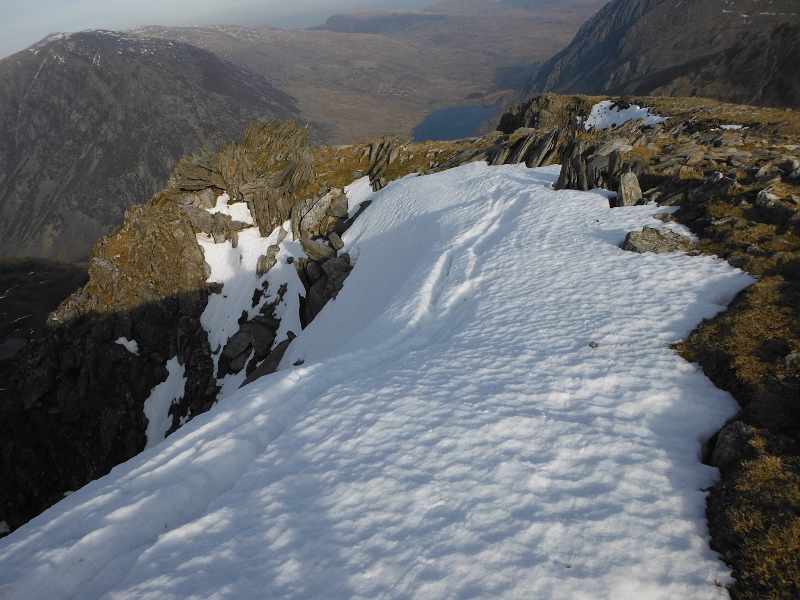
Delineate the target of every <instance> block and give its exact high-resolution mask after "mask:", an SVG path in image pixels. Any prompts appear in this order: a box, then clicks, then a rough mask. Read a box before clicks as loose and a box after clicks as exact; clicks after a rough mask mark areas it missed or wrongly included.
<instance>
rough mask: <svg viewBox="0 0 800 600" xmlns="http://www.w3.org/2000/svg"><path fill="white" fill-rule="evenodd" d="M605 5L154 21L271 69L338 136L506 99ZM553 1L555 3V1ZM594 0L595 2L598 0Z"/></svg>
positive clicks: (251, 66) (377, 131)
mask: <svg viewBox="0 0 800 600" xmlns="http://www.w3.org/2000/svg"><path fill="white" fill-rule="evenodd" d="M592 1H593V2H595V6H594V7H592V6H590V5H587V4H586V3H585V2H583V0H581V1H576V2H566V3H564V4H560V5H559V6H558V7H555V6H548V7H542V8H537V9H535V10H534V9H529V8H518V7H511V6H507V5H506V4H503V3H499V2H495V1H494V0H441V1H439V2H436V3H434V4H432V5H431V6H429V7H428V8H427V9H426V10H425V11H421V12H412V11H369V12H360V13H348V14H342V15H335V16H333V17H331V18H330V19H328V21H327V22H326V23H324V24H322V25H320V26H318V27H314V28H311V29H303V30H291V31H284V30H279V29H272V28H268V27H258V28H248V27H237V26H229V25H226V26H206V27H181V28H177V27H170V28H167V27H146V28H141V29H139V30H136V31H135V32H133V33H136V34H142V35H147V36H157V37H161V38H164V39H171V40H179V41H182V42H185V43H188V44H191V45H193V46H197V47H199V48H203V49H205V50H209V51H211V52H214V53H216V54H218V55H219V56H221V57H223V58H225V59H226V60H229V61H231V62H233V63H235V64H237V65H239V66H241V67H243V68H245V69H248V70H252V71H255V72H258V73H260V74H262V75H264V76H265V77H267V78H268V79H269V80H270V81H271V82H273V83H274V84H275V85H276V86H277V87H279V88H280V89H282V90H284V91H285V92H287V93H289V94H291V95H292V96H294V97H295V98H297V100H298V102H297V106H298V108H299V109H300V110H301V111H302V113H303V115H304V116H305V117H306V118H307V119H310V120H312V121H315V122H324V123H328V124H331V125H332V129H331V130H330V134H331V136H332V137H331V141H332V142H335V143H342V144H344V143H351V144H352V143H357V142H360V141H363V140H365V139H369V138H371V137H374V136H377V135H383V134H401V135H410V134H411V131H412V129H413V128H414V127H415V126H416V125H418V124H419V123H420V122H421V121H422V120H423V119H424V118H425V116H426V115H428V114H429V113H431V112H433V111H436V110H439V109H442V108H449V107H452V106H456V105H459V104H465V103H475V102H479V103H481V104H483V105H486V106H496V107H499V108H506V107H507V106H509V105H510V104H512V103H514V102H517V101H518V100H521V98H520V96H519V94H520V90H522V88H523V87H524V85H525V83H526V82H527V81H528V79H529V78H530V76H531V74H532V73H533V69H534V67H535V66H536V65H538V64H540V63H541V62H543V61H545V60H547V59H548V58H550V57H551V56H553V54H555V53H556V52H558V51H559V50H561V49H563V48H564V47H566V45H567V44H569V42H570V40H571V39H572V37H573V36H574V35H575V32H577V31H578V29H579V28H580V26H581V25H582V24H583V23H584V22H585V21H586V19H588V18H589V17H590V16H591V15H592V14H594V12H595V10H596V9H597V6H599V4H597V0H592ZM551 4H553V3H551ZM589 4H591V2H590V3H589Z"/></svg>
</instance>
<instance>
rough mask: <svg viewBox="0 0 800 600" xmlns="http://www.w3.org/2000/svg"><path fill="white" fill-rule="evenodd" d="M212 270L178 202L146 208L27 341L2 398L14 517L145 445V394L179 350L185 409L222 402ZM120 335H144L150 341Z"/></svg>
mask: <svg viewBox="0 0 800 600" xmlns="http://www.w3.org/2000/svg"><path fill="white" fill-rule="evenodd" d="M206 269H207V266H206V264H205V262H204V259H203V253H202V251H201V250H200V248H199V246H198V245H197V241H196V239H195V235H194V231H193V230H192V227H191V224H190V223H189V220H188V218H187V217H186V216H185V215H184V214H182V210H181V208H180V207H179V206H178V205H177V204H174V203H164V204H161V205H157V204H153V203H150V204H148V205H145V206H142V207H135V208H134V209H133V210H132V211H130V212H129V213H127V218H126V220H125V224H124V225H123V226H122V227H121V228H120V230H119V231H117V232H116V234H115V235H113V236H110V237H108V238H105V239H104V240H102V241H101V242H100V243H99V244H98V246H97V248H96V250H95V255H94V257H93V258H92V262H91V265H90V267H89V277H90V279H89V283H88V284H87V285H86V286H84V288H82V289H81V290H79V291H78V292H76V293H75V294H73V296H72V297H70V298H69V299H68V300H67V301H65V302H64V303H63V304H62V305H61V307H60V308H59V309H58V310H57V311H56V312H54V313H53V314H52V315H51V317H50V319H49V323H48V324H49V326H50V332H49V335H48V337H47V338H46V339H45V340H44V341H43V342H41V343H38V344H35V345H30V346H28V347H27V348H26V349H24V350H23V351H22V353H21V354H22V357H21V358H20V359H19V365H20V366H19V368H18V370H17V371H16V373H14V375H13V376H12V378H11V381H10V389H8V390H7V394H6V395H5V397H4V398H3V400H2V402H0V440H2V441H1V442H0V473H2V475H1V476H0V477H2V480H3V486H2V487H0V512H2V514H3V516H4V517H3V518H4V520H6V521H7V522H8V524H9V525H10V526H11V527H12V528H15V527H17V526H19V525H20V524H22V523H24V522H25V521H27V520H28V519H30V518H31V517H33V516H35V515H36V514H38V513H39V512H41V511H42V510H44V509H45V508H47V507H48V506H49V505H51V504H53V503H54V502H56V501H58V500H59V499H60V497H61V494H62V493H63V492H64V491H65V490H71V489H77V488H78V487H81V486H83V485H85V484H86V483H87V482H89V481H91V480H92V479H95V478H97V477H100V476H102V475H104V474H105V473H107V472H108V471H109V470H111V468H112V467H113V466H114V465H116V464H119V463H120V462H122V461H124V460H127V459H128V458H131V457H132V456H134V455H136V454H137V453H139V452H141V450H142V449H143V448H144V445H145V441H146V439H145V430H146V428H147V419H146V417H145V416H144V413H143V406H144V402H145V400H146V399H147V398H148V397H149V396H150V392H151V390H152V389H153V387H155V386H156V385H157V384H158V383H160V382H162V381H164V380H165V379H166V377H167V370H166V368H165V365H166V361H167V360H168V359H170V358H172V357H178V361H179V362H180V363H181V364H182V365H184V367H185V372H186V375H187V381H186V385H185V391H186V393H185V399H186V402H187V403H188V404H189V405H190V406H187V407H184V414H185V411H186V410H188V409H189V408H191V410H192V412H193V413H195V414H196V413H199V412H203V411H205V410H208V408H209V407H210V406H211V404H212V402H213V401H214V400H215V398H216V387H215V385H216V382H215V380H214V378H213V372H212V371H213V362H212V360H211V350H210V348H209V345H208V338H207V335H206V334H205V332H204V330H203V328H202V326H201V324H200V320H199V319H200V315H201V314H202V312H203V310H204V308H205V306H206V303H207V298H208V293H209V290H207V289H206V287H205V280H206V278H207V270H206ZM120 338H124V339H127V340H134V339H135V340H136V342H137V344H138V352H137V353H133V352H130V351H129V350H128V349H126V348H125V347H124V346H122V345H121V344H119V343H117V340H119V339H120ZM178 417H179V415H178V414H177V412H176V414H174V415H173V429H174V428H177V425H178Z"/></svg>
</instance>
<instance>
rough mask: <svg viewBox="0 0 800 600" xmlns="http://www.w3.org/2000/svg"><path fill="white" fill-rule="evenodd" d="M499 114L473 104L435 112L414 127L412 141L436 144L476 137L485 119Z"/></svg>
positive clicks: (494, 110)
mask: <svg viewBox="0 0 800 600" xmlns="http://www.w3.org/2000/svg"><path fill="white" fill-rule="evenodd" d="M501 112H502V111H501V110H498V109H496V108H487V107H485V106H476V105H475V104H464V105H462V106H453V107H452V108H443V109H441V110H436V111H433V112H432V113H430V114H429V115H428V116H426V117H425V118H424V119H423V121H422V123H420V124H419V125H417V126H416V127H414V141H415V142H428V141H430V142H438V141H441V140H460V139H462V138H467V137H473V136H475V135H478V129H479V128H480V127H481V126H482V125H483V124H484V122H486V120H487V119H491V118H492V117H496V116H497V115H499V114H500V113H501Z"/></svg>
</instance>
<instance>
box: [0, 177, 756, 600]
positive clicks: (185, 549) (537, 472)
mask: <svg viewBox="0 0 800 600" xmlns="http://www.w3.org/2000/svg"><path fill="white" fill-rule="evenodd" d="M557 175H558V169H557V168H546V169H537V170H529V169H526V168H525V167H524V165H523V166H504V167H488V166H486V165H484V164H471V165H466V166H463V167H460V168H458V169H453V170H451V171H447V172H443V173H439V174H436V175H430V176H425V177H416V178H406V179H403V180H401V181H397V182H394V183H391V184H390V185H388V186H387V187H386V188H384V189H383V190H381V191H380V192H377V193H374V194H372V195H371V196H370V199H371V200H373V203H372V205H371V206H370V207H369V208H368V209H367V210H366V211H365V212H364V214H363V215H362V216H361V217H360V218H359V219H358V220H357V221H356V223H355V224H354V226H353V227H352V228H351V229H350V230H348V231H347V233H346V234H345V236H344V241H345V243H346V247H347V249H350V250H352V251H353V252H356V253H357V254H358V255H359V260H358V262H357V263H356V265H355V269H354V270H353V272H352V273H351V275H350V277H349V278H348V279H347V281H346V282H345V285H344V289H343V290H342V291H341V292H340V293H339V295H338V297H337V298H336V300H334V301H332V302H331V303H329V304H328V305H327V306H326V307H325V309H324V310H323V311H322V312H321V313H320V315H319V316H318V317H317V318H316V319H315V320H314V321H313V322H312V323H311V324H310V325H309V326H308V327H307V328H306V329H305V330H304V331H303V332H302V333H300V335H299V337H298V338H297V339H296V340H295V341H294V342H293V344H292V346H291V347H290V349H289V351H288V352H287V355H286V357H285V359H284V361H283V364H282V367H283V368H282V370H280V371H278V372H276V373H274V374H273V375H270V376H266V377H264V378H262V379H259V380H257V381H256V382H255V383H253V384H251V385H249V386H247V387H245V388H243V389H241V390H239V391H237V392H235V393H233V394H232V395H231V396H229V397H228V398H227V399H225V400H223V401H221V402H220V403H219V404H218V405H217V406H215V407H214V408H213V409H212V410H211V411H210V412H208V413H206V414H203V415H200V416H198V417H196V418H195V419H194V420H193V421H190V422H189V423H187V424H186V425H185V426H184V427H183V428H182V429H180V430H178V431H177V432H176V433H175V434H173V435H171V436H170V437H169V438H168V439H167V440H165V441H164V442H162V443H161V444H160V445H159V446H158V447H157V448H154V449H151V450H146V451H145V452H143V453H142V454H141V455H139V456H137V457H135V458H134V459H132V460H130V461H128V462H127V463H124V464H122V465H120V466H118V467H116V468H115V469H114V470H113V471H112V472H111V473H110V474H109V475H107V476H106V477H104V478H102V479H100V480H98V481H95V482H93V483H90V484H89V485H87V486H85V487H84V488H82V489H81V490H78V491H77V492H75V493H74V494H72V495H71V496H69V497H68V498H65V499H64V500H62V501H61V502H60V503H59V504H57V505H56V506H54V507H52V508H51V509H49V510H48V511H46V512H45V513H44V514H42V515H41V516H39V517H37V518H36V519H34V520H33V521H31V522H30V523H29V524H27V525H26V526H24V527H22V528H20V529H19V530H17V531H16V532H14V533H12V534H11V535H10V536H8V537H7V538H5V539H3V540H0V597H3V598H54V599H55V598H84V599H88V598H100V597H107V598H116V599H122V598H131V599H132V598H137V599H138V598H211V597H216V598H237V599H238V598H276V597H280V598H398V597H401V598H412V597H413V598H443V597H447V598H465V597H483V598H495V597H498V598H526V599H528V598H535V599H548V598H563V599H587V598H636V599H637V600H638V599H648V598H663V599H674V598H692V599H704V598H709V599H710V598H726V597H727V592H726V590H725V588H724V587H721V586H724V585H725V584H727V583H729V582H730V581H731V579H730V571H729V569H728V568H727V567H726V566H725V565H724V564H723V563H722V562H721V561H720V560H719V558H718V557H717V555H716V554H715V553H714V552H712V551H711V550H710V549H709V546H708V533H707V529H706V522H705V517H704V514H705V492H703V491H702V490H704V489H705V488H707V487H708V486H709V485H711V484H712V483H713V482H714V480H715V478H716V477H717V471H716V469H713V468H711V467H707V466H704V465H703V464H701V463H700V452H701V444H702V443H703V442H704V441H705V440H706V439H707V438H708V437H709V436H710V435H711V434H712V433H713V432H714V431H715V430H716V429H718V428H719V427H720V426H721V425H722V423H723V422H724V421H725V419H726V418H728V417H729V416H731V415H732V414H733V413H734V411H735V410H736V406H735V403H734V401H733V400H732V399H731V398H730V396H729V395H728V394H727V393H724V392H722V391H720V390H718V389H716V388H715V387H714V386H713V385H712V384H711V383H710V382H709V381H708V380H707V379H706V378H705V377H704V376H703V374H702V373H701V371H700V370H699V369H698V368H697V367H696V366H695V365H692V364H689V363H687V362H685V361H683V360H682V359H681V358H680V357H678V356H677V355H676V353H675V352H674V351H673V350H671V349H670V346H669V344H670V343H672V342H675V341H677V340H679V339H681V338H682V337H684V336H685V335H686V334H687V333H688V332H689V331H690V330H691V329H692V328H693V327H694V326H695V325H696V324H697V323H698V322H699V321H700V320H701V319H702V318H704V317H711V316H712V315H714V314H715V313H717V312H718V311H720V310H722V309H723V307H724V305H725V304H726V303H727V302H729V301H730V300H731V298H732V297H733V296H734V295H735V294H736V293H737V291H738V290H740V289H742V288H743V287H744V286H746V285H748V284H749V283H750V282H751V279H750V278H749V277H748V276H747V275H746V274H744V273H742V272H741V271H739V270H737V269H734V268H733V267H731V266H730V265H728V264H727V263H726V262H725V261H722V260H719V259H716V258H714V257H709V256H696V257H690V256H687V255H685V254H682V253H672V254H659V255H656V254H634V253H631V252H625V251H623V250H621V249H620V248H619V245H620V244H621V242H622V240H623V238H624V236H625V234H626V232H628V231H630V230H632V229H641V228H642V227H643V226H645V225H647V226H651V227H659V226H662V225H663V224H662V223H661V222H660V221H658V220H656V219H653V214H654V213H657V212H660V211H661V210H662V209H660V208H658V207H656V206H655V205H649V206H635V207H624V208H615V209H610V208H609V207H608V200H607V198H606V196H605V195H603V194H601V193H597V192H576V191H554V190H553V189H552V183H553V182H554V181H555V180H556V178H557ZM243 260H246V259H243ZM214 268H216V267H214ZM233 282H234V279H233V276H231V278H229V279H226V283H225V288H227V289H228V290H231V286H233ZM251 289H252V288H251ZM297 333H299V332H297ZM592 342H594V343H595V344H596V347H591V346H590V344H591V343H592ZM300 359H302V360H304V361H305V362H304V364H303V365H302V366H301V367H292V364H293V363H294V362H296V361H298V360H300Z"/></svg>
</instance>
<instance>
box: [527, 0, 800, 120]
mask: <svg viewBox="0 0 800 600" xmlns="http://www.w3.org/2000/svg"><path fill="white" fill-rule="evenodd" d="M799 24H800V10H798V6H797V3H796V2H793V1H791V0H775V1H774V2H771V3H770V5H769V10H768V11H767V10H765V9H764V7H763V5H762V4H761V3H759V2H757V0H733V1H726V0H613V1H612V2H610V3H609V4H607V5H606V6H604V7H603V8H602V9H600V11H599V12H598V13H597V14H596V15H595V16H594V17H592V18H591V19H590V20H589V21H587V23H586V24H585V25H584V26H583V27H582V28H581V29H580V31H579V32H578V33H577V34H576V36H575V38H574V40H573V42H572V43H571V44H570V45H569V46H568V47H567V48H566V49H564V50H563V51H562V52H560V53H558V54H557V55H556V56H554V57H553V58H552V59H550V60H549V61H547V62H546V63H545V64H544V65H542V66H541V67H540V68H539V69H538V70H537V71H536V73H535V74H534V76H533V78H532V79H531V82H530V84H529V88H528V92H529V93H536V92H542V91H553V92H559V93H583V94H652V93H668V94H671V95H701V96H709V97H714V98H719V99H723V100H731V101H747V102H754V103H759V104H765V105H769V106H778V107H783V106H800V104H799V103H798V101H799V100H800V98H799V97H798V85H800V84H799V83H798V82H799V81H800V78H799V77H798V74H797V70H796V68H793V67H792V66H791V65H792V64H794V62H795V61H796V56H797V45H798V29H797V27H798V25H799Z"/></svg>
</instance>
